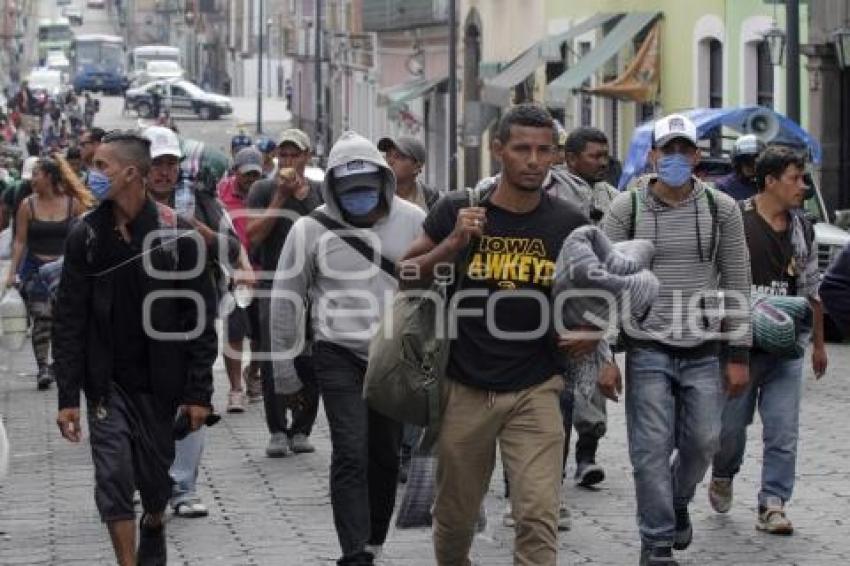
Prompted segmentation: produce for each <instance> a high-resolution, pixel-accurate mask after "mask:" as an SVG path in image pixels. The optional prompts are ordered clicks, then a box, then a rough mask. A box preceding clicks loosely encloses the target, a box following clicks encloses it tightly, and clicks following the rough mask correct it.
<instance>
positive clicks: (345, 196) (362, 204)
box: [339, 188, 378, 216]
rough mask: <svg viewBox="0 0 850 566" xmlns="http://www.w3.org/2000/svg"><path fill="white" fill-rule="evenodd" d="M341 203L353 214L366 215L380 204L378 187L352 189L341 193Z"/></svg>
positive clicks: (345, 209)
mask: <svg viewBox="0 0 850 566" xmlns="http://www.w3.org/2000/svg"><path fill="white" fill-rule="evenodd" d="M339 205H340V206H341V207H342V209H343V210H344V211H345V212H347V213H348V214H350V215H351V216H366V215H367V214H369V213H370V212H372V211H373V210H375V207H377V206H378V189H375V188H363V189H352V190H349V191H346V192H344V193H342V194H341V195H339Z"/></svg>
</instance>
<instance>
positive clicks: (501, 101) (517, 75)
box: [481, 14, 620, 106]
mask: <svg viewBox="0 0 850 566" xmlns="http://www.w3.org/2000/svg"><path fill="white" fill-rule="evenodd" d="M619 15H620V14H595V15H593V16H591V17H590V18H588V19H586V20H584V21H583V22H581V23H579V24H576V25H575V26H573V27H571V28H570V29H568V30H567V31H565V32H562V33H558V34H553V35H550V36H549V37H547V38H545V39H542V40H540V41H538V42H537V43H535V44H534V45H532V46H531V47H529V48H528V49H526V50H525V51H523V52H522V53H521V54H520V55H519V57H517V58H516V59H514V60H513V61H511V62H510V63H509V64H508V65H507V66H506V67H505V68H504V69H502V70H501V72H499V74H498V75H496V76H494V77H491V78H487V79H484V88H483V89H482V92H481V100H482V101H484V102H487V103H489V104H492V105H494V106H508V105H510V103H511V99H512V94H513V92H512V91H513V89H514V88H515V87H516V86H517V85H518V84H520V83H521V82H523V81H524V80H526V79H527V78H528V77H529V76H531V75H532V74H534V71H536V70H537V68H538V67H539V66H541V65H543V64H544V63H550V62H556V61H560V60H561V45H563V44H564V43H566V42H567V41H571V40H572V39H573V38H575V37H578V36H580V35H582V34H584V33H587V32H588V31H590V30H592V29H596V28H598V27H599V26H601V25H604V24H605V23H607V22H609V21H610V20H612V19H614V18H616V17H617V16H619Z"/></svg>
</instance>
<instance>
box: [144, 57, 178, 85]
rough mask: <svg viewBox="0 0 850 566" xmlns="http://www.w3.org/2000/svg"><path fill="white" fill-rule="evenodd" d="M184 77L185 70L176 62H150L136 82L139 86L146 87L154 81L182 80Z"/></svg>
mask: <svg viewBox="0 0 850 566" xmlns="http://www.w3.org/2000/svg"><path fill="white" fill-rule="evenodd" d="M183 75H184V71H183V68H182V67H181V66H180V64H179V63H177V62H176V61H148V62H147V64H146V65H145V68H144V70H143V71H141V72H139V74H138V75H137V76H136V78H135V81H136V83H138V84H139V85H146V84H148V83H149V82H152V81H159V80H168V79H182V78H183Z"/></svg>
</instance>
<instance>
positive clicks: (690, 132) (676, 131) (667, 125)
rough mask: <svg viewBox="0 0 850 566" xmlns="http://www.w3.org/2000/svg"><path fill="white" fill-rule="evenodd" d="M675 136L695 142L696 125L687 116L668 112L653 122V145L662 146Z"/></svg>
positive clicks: (694, 143)
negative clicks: (668, 113)
mask: <svg viewBox="0 0 850 566" xmlns="http://www.w3.org/2000/svg"><path fill="white" fill-rule="evenodd" d="M676 138H680V139H683V140H687V141H689V142H691V143H692V144H693V145H696V144H697V127H696V126H695V125H694V123H693V122H692V121H691V119H690V118H688V117H687V116H683V115H681V114H670V115H669V116H665V117H663V118H661V119H659V120H656V122H655V128H654V130H653V133H652V142H653V145H654V146H655V147H664V146H665V145H667V144H668V143H669V142H671V141H673V140H674V139H676Z"/></svg>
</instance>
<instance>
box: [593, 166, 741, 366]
mask: <svg viewBox="0 0 850 566" xmlns="http://www.w3.org/2000/svg"><path fill="white" fill-rule="evenodd" d="M654 181H655V176H652V175H648V176H646V177H645V178H643V179H642V180H641V182H640V183H638V185H637V187H636V188H634V189H632V190H635V191H637V195H638V198H637V206H638V210H637V211H636V214H633V210H632V209H633V197H632V195H631V193H630V191H625V192H623V193H621V194H620V195H619V196H617V198H616V199H615V200H614V202H613V203H612V205H611V209H610V210H609V212H608V214H607V215H606V216H605V219H604V220H603V229H604V230H605V232H606V233H607V234H608V237H609V238H610V239H611V240H612V241H614V242H619V241H622V240H627V239H628V238H629V234H630V232H631V230H630V228H631V226H632V220H633V218H634V237H635V238H636V239H646V240H650V241H651V242H652V243H653V244H654V245H655V258H654V260H653V263H652V271H653V273H655V275H656V276H657V277H658V279H659V281H660V282H661V290H660V292H659V296H658V300H657V301H656V302H655V303H654V304H653V306H652V308H651V309H650V310H649V312H648V314H647V316H646V317H645V318H643V319H642V320H641V321H640V322H636V323H634V325H635V326H636V329H635V330H636V332H635V331H632V332H631V333H630V337H632V338H635V339H638V340H646V341H650V342H654V343H658V344H662V345H666V346H672V347H676V348H694V347H698V346H702V345H704V344H707V343H710V342H716V341H718V340H721V341H726V342H728V345H729V349H728V353H729V357H730V359H737V360H739V361H740V360H742V359H743V360H745V359H746V356H747V350H748V349H749V347H750V345H751V344H752V329H751V325H750V313H749V296H750V265H749V263H750V262H749V251H748V249H747V242H746V238H745V235H744V225H743V221H742V219H741V211H740V209H739V207H738V205H737V203H736V202H735V201H734V200H732V199H731V198H730V197H729V196H727V195H725V194H723V193H721V192H719V191H716V190H713V189H710V188H708V187H707V185H705V184H704V183H702V182H701V181H699V180H698V179H696V178H694V179H693V182H694V186H693V187H694V188H693V189H692V191H691V194H690V195H689V196H688V197H687V198H685V199H684V200H683V201H682V202H680V203H678V204H676V205H668V204H666V203H664V202H662V201H661V200H659V199H658V198H657V197H656V196H655V195H654V194H653V192H652V191H651V190H649V187H651V184H652V183H653V182H654ZM708 190H712V191H713V192H712V196H713V197H714V202H715V205H716V214H715V215H713V214H712V210H711V208H712V207H711V205H710V204H709V199H708V197H707V196H706V191H708ZM715 222H716V224H714V223H715ZM713 229H714V230H715V233H716V238H715V239H716V242H715V246H714V250H712V249H711V247H712V246H711V241H712V232H713ZM721 321H722V323H723V331H724V332H725V333H726V336H728V338H723V337H721V335H719V334H718V332H719V331H720V329H721ZM635 334H637V335H636V336H635Z"/></svg>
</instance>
